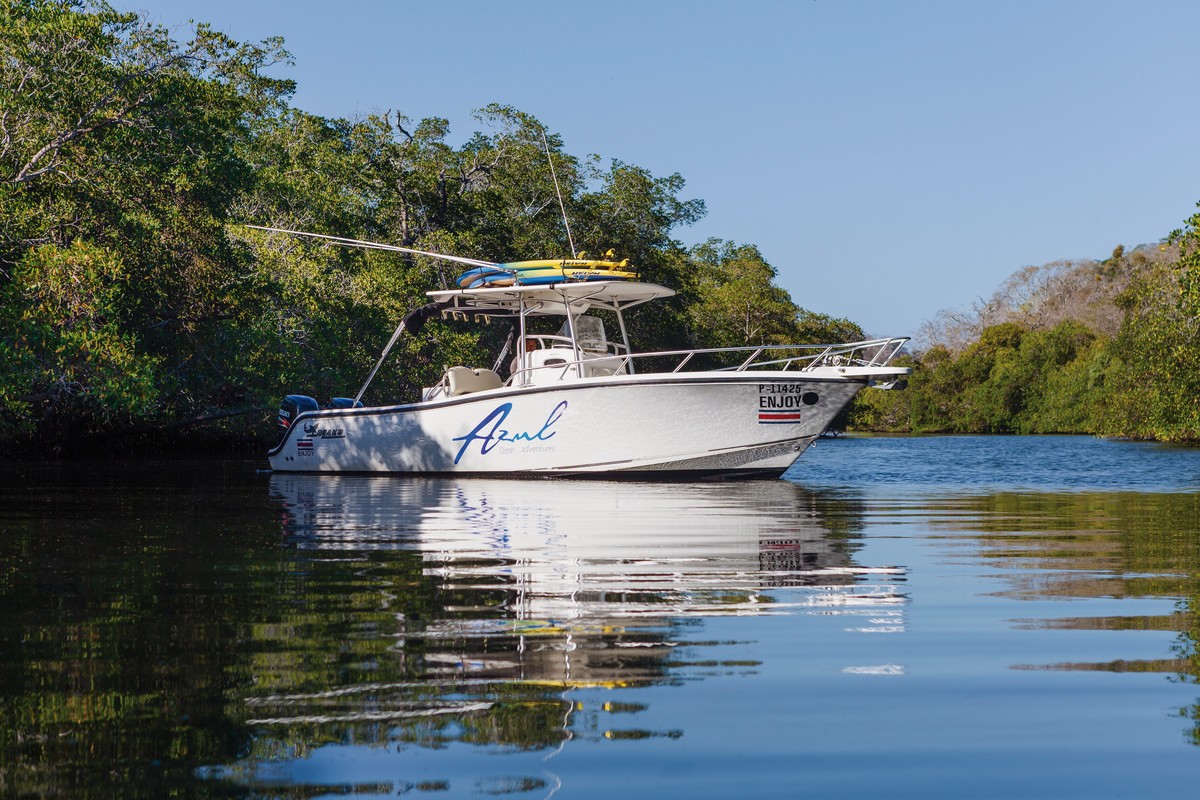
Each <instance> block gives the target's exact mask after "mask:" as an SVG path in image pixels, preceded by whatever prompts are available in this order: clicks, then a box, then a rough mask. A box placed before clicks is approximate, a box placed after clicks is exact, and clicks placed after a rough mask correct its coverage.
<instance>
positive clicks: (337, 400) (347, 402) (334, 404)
mask: <svg viewBox="0 0 1200 800" xmlns="http://www.w3.org/2000/svg"><path fill="white" fill-rule="evenodd" d="M329 407H330V408H362V407H363V404H362V401H361V400H355V399H354V398H353V397H334V398H333V399H331V400H330V401H329Z"/></svg>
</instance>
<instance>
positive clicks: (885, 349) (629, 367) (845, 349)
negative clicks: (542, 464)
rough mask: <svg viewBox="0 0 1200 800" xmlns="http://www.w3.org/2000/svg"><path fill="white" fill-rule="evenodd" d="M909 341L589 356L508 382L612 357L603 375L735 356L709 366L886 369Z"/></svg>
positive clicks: (680, 367) (679, 367) (676, 368)
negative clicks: (651, 363) (658, 363)
mask: <svg viewBox="0 0 1200 800" xmlns="http://www.w3.org/2000/svg"><path fill="white" fill-rule="evenodd" d="M908 341H909V339H908V337H907V336H900V337H892V338H888V339H869V340H865V341H861V342H847V343H844V344H772V345H750V346H746V347H710V348H693V349H690V350H658V351H653V352H646V353H625V354H617V355H615V356H614V354H612V353H607V354H605V355H602V356H601V355H598V354H589V355H585V356H584V357H583V358H581V359H577V360H565V361H561V362H556V363H555V364H554V365H553V367H527V368H525V369H523V370H519V371H517V372H515V373H514V374H513V375H512V376H511V377H510V378H509V382H510V383H513V384H518V385H519V384H522V383H524V382H525V381H523V380H522V375H529V374H531V373H533V372H534V371H535V370H541V369H554V370H559V371H560V374H561V375H563V376H566V375H569V374H576V375H577V374H580V373H581V372H582V373H584V374H586V365H587V364H588V362H589V361H594V360H596V359H598V358H603V359H605V360H606V361H607V362H609V363H610V364H611V361H612V360H613V359H614V358H620V365H619V367H618V368H617V369H615V370H606V373H610V374H611V373H630V372H633V371H635V368H636V364H635V362H638V361H639V360H646V359H659V360H668V361H669V362H674V365H673V366H671V365H670V363H668V365H667V366H668V368H666V369H657V370H654V371H655V372H660V373H661V372H672V373H674V372H683V371H684V367H686V366H687V365H688V364H689V363H691V362H692V361H693V360H694V359H696V357H697V356H700V357H703V358H702V359H701V360H704V358H709V359H718V360H720V359H722V358H723V357H729V356H737V357H739V359H740V360H739V361H738V363H737V364H734V365H726V366H717V367H709V369H712V370H713V371H716V372H744V371H746V370H751V369H768V368H774V369H778V370H779V371H787V370H796V371H813V370H816V369H820V368H829V367H867V368H870V367H886V366H887V365H888V364H889V363H891V361H892V359H894V358H895V357H896V356H897V355H899V354H900V352H901V351H902V350H903V349H904V345H905V344H907V343H908Z"/></svg>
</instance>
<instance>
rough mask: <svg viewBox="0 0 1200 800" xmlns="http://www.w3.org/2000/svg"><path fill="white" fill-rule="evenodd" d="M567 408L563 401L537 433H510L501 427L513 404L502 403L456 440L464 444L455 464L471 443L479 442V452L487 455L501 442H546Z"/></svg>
mask: <svg viewBox="0 0 1200 800" xmlns="http://www.w3.org/2000/svg"><path fill="white" fill-rule="evenodd" d="M566 408H567V401H566V400H563V401H562V402H561V403H559V404H558V405H556V406H555V407H554V410H553V411H551V412H550V416H548V417H546V421H545V422H543V423H542V427H541V429H540V430H538V432H537V433H529V432H528V431H509V430H506V429H504V428H501V427H500V426H501V425H502V424H503V423H504V420H505V419H507V418H508V415H509V412H511V411H512V403H501V404H500V405H498V406H496V408H495V410H493V411H492V412H491V413H490V414H488V415H487V416H486V417H484V418H483V419H481V420H480V421H479V424H478V425H476V426H475V427H474V428H472V429H471V432H470V433H468V434H467V435H466V436H457V437H455V438H454V441H456V442H462V447H460V448H458V455H456V456H454V463H455V464H457V463H458V460H459V459H460V458H462V457H463V453H465V452H467V448H468V447H470V446H471V442H479V452H480V453H481V454H483V455H487V454H488V453H490V452H491V450H492V448H493V447H495V446H496V445H498V444H500V443H501V442H509V443H515V442H533V441H542V442H544V441H546V440H547V439H550V438H551V437H553V436H554V434H555V431H552V430H550V429H551V428H552V427H554V423H556V422H558V420H559V418H561V417H562V415H563V412H564V411H565V410H566Z"/></svg>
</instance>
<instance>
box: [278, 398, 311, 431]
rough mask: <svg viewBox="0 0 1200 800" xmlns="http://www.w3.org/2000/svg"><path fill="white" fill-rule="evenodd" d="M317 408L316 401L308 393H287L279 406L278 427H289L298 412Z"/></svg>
mask: <svg viewBox="0 0 1200 800" xmlns="http://www.w3.org/2000/svg"><path fill="white" fill-rule="evenodd" d="M319 408H320V406H318V405H317V401H316V400H314V399H313V398H311V397H309V396H308V395H303V394H289V395H288V396H287V397H285V398H283V403H281V404H280V406H279V427H281V428H284V429H287V428H290V427H292V423H293V422H295V421H296V417H298V416H300V414H302V413H304V412H305V411H316V410H317V409H319Z"/></svg>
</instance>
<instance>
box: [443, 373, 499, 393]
mask: <svg viewBox="0 0 1200 800" xmlns="http://www.w3.org/2000/svg"><path fill="white" fill-rule="evenodd" d="M503 385H504V381H502V380H500V376H499V375H498V374H497V373H496V372H495V371H494V370H490V369H483V368H476V369H472V368H470V367H450V368H449V369H447V370H446V386H447V390H446V393H447V394H448V395H450V396H451V397H458V396H459V395H460V394H470V393H471V392H485V391H487V390H488V389H499V388H500V387H501V386H503Z"/></svg>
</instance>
